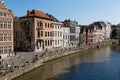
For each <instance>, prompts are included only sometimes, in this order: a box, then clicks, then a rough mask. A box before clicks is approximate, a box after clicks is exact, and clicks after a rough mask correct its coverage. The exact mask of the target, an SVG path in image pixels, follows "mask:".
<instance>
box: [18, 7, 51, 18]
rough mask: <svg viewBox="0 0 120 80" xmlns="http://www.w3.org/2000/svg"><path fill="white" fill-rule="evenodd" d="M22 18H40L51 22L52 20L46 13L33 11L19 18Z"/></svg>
mask: <svg viewBox="0 0 120 80" xmlns="http://www.w3.org/2000/svg"><path fill="white" fill-rule="evenodd" d="M24 17H40V18H45V19H49V20H52V18H50V17H49V16H48V15H47V14H46V13H44V12H42V11H39V10H35V9H33V10H32V11H31V12H29V13H28V14H27V15H26V16H22V17H20V18H24Z"/></svg>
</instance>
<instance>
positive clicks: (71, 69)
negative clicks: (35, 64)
mask: <svg viewBox="0 0 120 80" xmlns="http://www.w3.org/2000/svg"><path fill="white" fill-rule="evenodd" d="M14 80H120V47H119V46H107V47H103V48H101V49H93V50H88V51H85V52H80V53H78V54H73V55H70V56H66V57H63V58H60V59H56V60H53V61H50V62H47V63H45V65H44V66H41V67H39V68H37V69H35V70H33V71H31V72H29V73H26V74H24V75H22V76H20V77H18V78H16V79H14Z"/></svg>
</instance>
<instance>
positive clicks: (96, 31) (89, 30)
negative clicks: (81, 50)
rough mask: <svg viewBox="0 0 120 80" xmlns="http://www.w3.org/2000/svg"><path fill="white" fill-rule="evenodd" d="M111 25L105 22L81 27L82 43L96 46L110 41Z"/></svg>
mask: <svg viewBox="0 0 120 80" xmlns="http://www.w3.org/2000/svg"><path fill="white" fill-rule="evenodd" d="M111 26H112V25H111V24H110V23H109V22H105V21H99V22H94V23H92V24H90V25H82V26H81V38H80V39H81V42H82V43H84V44H94V43H100V42H104V41H108V40H110V38H111Z"/></svg>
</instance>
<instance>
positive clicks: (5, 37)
mask: <svg viewBox="0 0 120 80" xmlns="http://www.w3.org/2000/svg"><path fill="white" fill-rule="evenodd" d="M4 41H7V33H5V34H4Z"/></svg>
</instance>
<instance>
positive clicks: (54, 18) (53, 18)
mask: <svg viewBox="0 0 120 80" xmlns="http://www.w3.org/2000/svg"><path fill="white" fill-rule="evenodd" d="M47 15H48V16H49V17H50V18H52V20H53V21H54V22H60V21H59V20H58V19H57V18H56V17H54V16H53V15H51V14H48V13H47Z"/></svg>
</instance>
